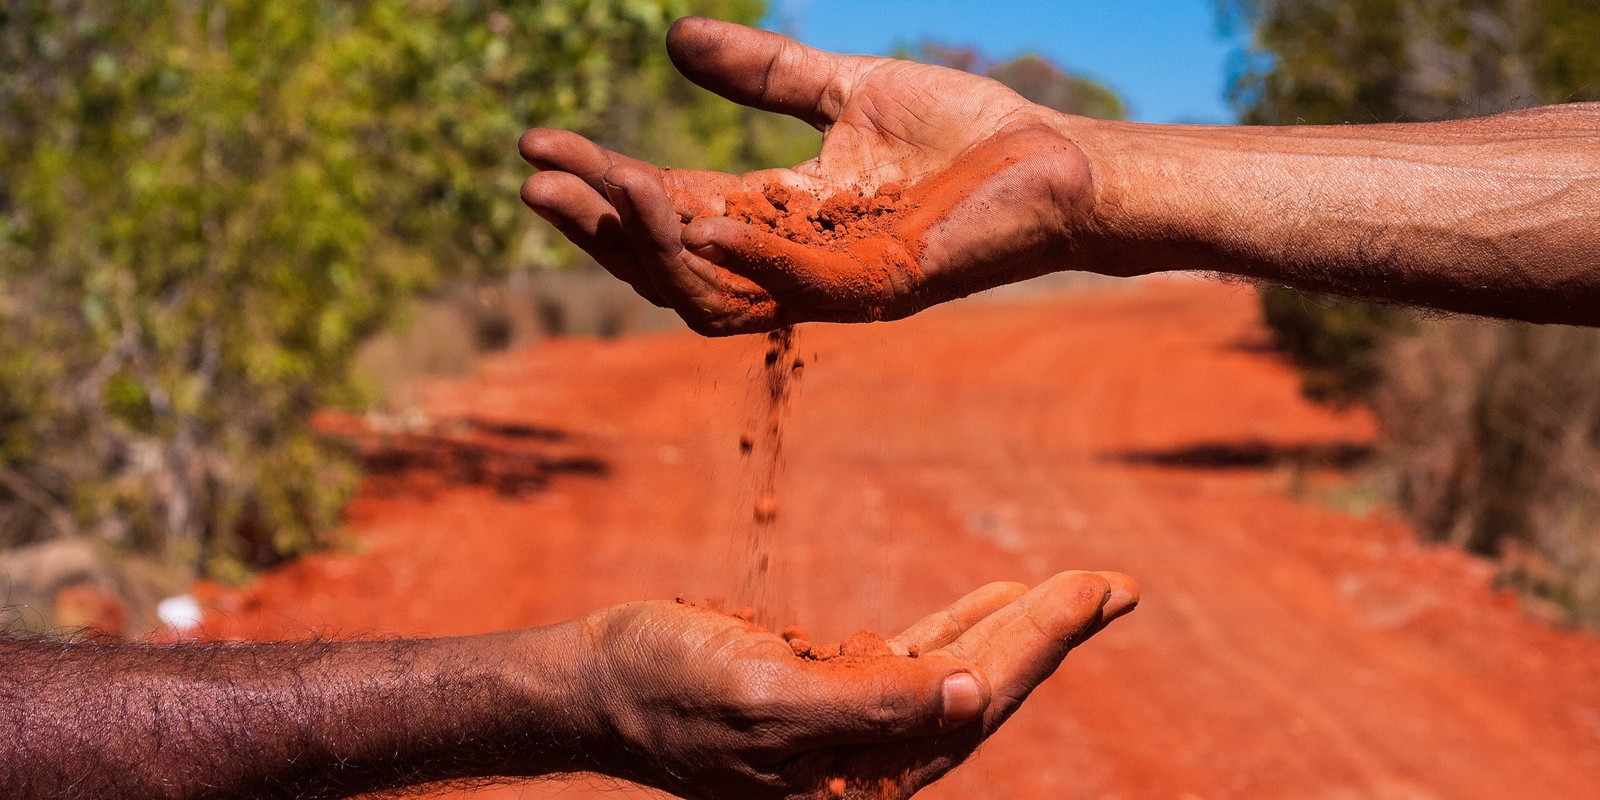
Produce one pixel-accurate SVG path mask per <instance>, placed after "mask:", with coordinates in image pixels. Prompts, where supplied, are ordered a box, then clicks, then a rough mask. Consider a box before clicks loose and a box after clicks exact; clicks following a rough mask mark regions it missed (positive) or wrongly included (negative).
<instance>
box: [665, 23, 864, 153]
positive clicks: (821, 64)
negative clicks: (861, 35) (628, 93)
mask: <svg viewBox="0 0 1600 800" xmlns="http://www.w3.org/2000/svg"><path fill="white" fill-rule="evenodd" d="M667 54H668V55H669V56H670V57H671V58H672V63H673V64H674V65H675V66H677V68H678V71H679V72H682V73H683V74H684V76H685V77H687V78H688V79H689V80H691V81H694V82H695V83H697V84H699V85H701V86H703V87H705V88H707V89H710V90H711V91H713V92H716V93H717V94H720V95H722V96H723V97H726V98H728V99H729V100H732V101H733V102H735V103H738V104H740V105H746V106H752V107H754V108H759V109H762V110H764V111H775V112H778V113H780V114H788V115H790V116H792V117H798V118H800V119H803V120H805V121H806V122H809V123H811V124H812V125H813V126H815V127H817V128H819V129H825V128H827V127H828V126H829V125H832V124H833V122H834V121H835V120H837V119H838V118H839V114H840V112H841V111H843V109H844V105H845V101H846V100H848V99H849V90H850V86H851V85H852V84H853V83H854V81H855V78H856V76H857V74H858V73H859V72H860V70H861V69H862V68H863V67H864V66H865V65H866V64H868V63H870V62H871V59H868V58H865V57H862V56H845V55H838V54H836V53H829V52H827V51H825V50H817V49H815V48H811V47H807V46H805V45H803V44H800V43H799V42H796V41H795V40H793V39H790V38H789V37H787V36H783V35H781V34H776V33H772V32H770V31H763V30H758V29H756V28H749V27H746V26H744V25H737V24H734V23H732V22H723V21H721V20H714V19H707V18H705V17H684V18H683V19H680V20H678V21H677V22H674V23H672V27H671V28H669V29H668V30H667Z"/></svg>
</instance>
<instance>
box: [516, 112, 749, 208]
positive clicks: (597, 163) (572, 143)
mask: <svg viewBox="0 0 1600 800" xmlns="http://www.w3.org/2000/svg"><path fill="white" fill-rule="evenodd" d="M517 150H518V152H520V153H521V154H522V158H523V159H524V160H525V161H527V162H528V163H529V164H532V165H533V166H534V167H535V168H536V169H539V170H541V171H543V170H553V171H559V172H567V173H570V174H572V175H576V176H578V178H580V179H581V180H583V182H584V183H587V184H589V187H590V188H592V189H594V190H595V193H597V194H600V195H602V196H603V195H604V194H605V191H606V189H605V176H606V173H607V172H610V171H611V168H612V167H616V166H624V167H629V168H645V169H648V170H650V171H654V172H656V173H657V174H658V175H659V176H660V179H661V181H662V183H663V184H664V185H665V186H666V188H667V194H668V195H669V196H670V197H671V198H672V204H673V208H674V210H676V211H677V212H678V216H679V217H680V218H681V219H691V218H693V217H697V216H700V215H702V214H720V213H722V197H723V196H724V195H726V194H727V193H729V192H734V191H738V190H739V189H740V187H741V180H742V179H741V178H740V177H739V176H737V175H729V174H728V173H726V172H713V171H711V170H703V169H669V168H660V169H657V168H656V167H655V166H653V165H651V164H649V163H648V162H644V161H640V160H639V159H637V158H632V157H630V156H625V155H623V154H621V153H617V152H614V151H611V150H607V149H605V148H604V147H601V146H600V145H598V144H595V143H594V142H592V141H589V140H588V139H586V138H584V137H583V136H580V135H578V134H576V133H573V132H572V131H564V130H560V129H558V128H534V129H532V130H530V131H528V132H526V133H524V134H522V138H521V139H519V140H517Z"/></svg>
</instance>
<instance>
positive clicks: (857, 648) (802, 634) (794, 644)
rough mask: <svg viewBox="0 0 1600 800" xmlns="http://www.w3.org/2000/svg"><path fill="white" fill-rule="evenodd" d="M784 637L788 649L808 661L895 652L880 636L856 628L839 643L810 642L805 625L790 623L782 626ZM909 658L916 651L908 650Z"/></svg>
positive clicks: (854, 658) (856, 658)
mask: <svg viewBox="0 0 1600 800" xmlns="http://www.w3.org/2000/svg"><path fill="white" fill-rule="evenodd" d="M782 636H783V639H784V641H786V642H788V643H789V649H791V650H793V651H794V654H795V655H796V656H798V657H800V658H804V659H808V660H811V661H833V660H836V659H837V660H839V661H840V662H842V663H846V664H848V663H851V662H857V661H866V660H870V659H876V658H889V657H893V656H894V655H895V653H894V650H893V649H891V648H890V647H889V643H888V642H887V641H885V640H884V638H883V637H882V636H879V635H878V634H876V633H874V632H872V631H869V630H859V631H856V632H855V633H852V634H850V636H849V638H846V639H845V640H844V641H843V642H840V643H839V644H823V645H813V644H812V643H811V637H810V635H809V634H807V633H806V629H805V628H802V627H800V626H799V625H790V626H789V627H787V628H784V629H783V633H782ZM910 657H911V658H916V657H917V652H916V651H915V650H913V651H912V652H911V653H910Z"/></svg>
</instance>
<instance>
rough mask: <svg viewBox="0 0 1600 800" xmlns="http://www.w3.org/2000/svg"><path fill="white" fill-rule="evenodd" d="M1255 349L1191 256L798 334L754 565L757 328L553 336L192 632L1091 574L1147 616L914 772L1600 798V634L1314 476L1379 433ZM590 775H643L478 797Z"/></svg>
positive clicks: (277, 632)
mask: <svg viewBox="0 0 1600 800" xmlns="http://www.w3.org/2000/svg"><path fill="white" fill-rule="evenodd" d="M1263 338H1264V332H1263V329H1262V327H1261V325H1260V322H1259V318H1258V314H1257V312H1256V305H1255V300H1254V296H1253V294H1252V293H1251V292H1250V291H1249V290H1247V289H1243V288H1240V287H1230V286H1224V285H1218V284H1212V283H1205V282H1201V281H1199V280H1195V279H1189V278H1177V279H1171V280H1164V281H1147V282H1144V283H1140V284H1137V285H1135V286H1133V287H1132V288H1128V289H1126V290H1096V291H1085V292H1079V293H1073V294H1057V295H1047V296H1037V297H1026V298H1021V299H1010V300H1005V301H1000V300H996V299H990V300H986V301H975V302H972V301H969V302H963V303H958V304H954V305H951V306H946V307H942V308H938V309H934V310H932V311H929V312H926V313H923V314H920V315H918V316H916V317H913V318H911V319H908V320H904V321H900V322H895V323H890V324H875V325H863V326H815V325H813V326H804V327H802V328H801V329H800V331H799V342H798V353H799V354H801V355H802V356H803V357H804V358H805V360H806V362H807V364H806V368H805V373H804V376H803V378H802V379H801V380H800V382H799V384H798V386H797V388H796V393H795V396H794V398H793V402H792V409H791V414H790V416H789V417H788V420H787V423H786V432H785V436H786V439H785V442H784V454H785V455H784V465H783V471H782V474H781V476H780V478H779V481H778V494H779V497H780V500H781V504H782V505H781V513H780V515H779V517H778V519H777V521H776V523H775V524H774V525H772V526H771V527H770V528H768V529H766V530H768V532H769V538H770V541H769V542H768V543H767V545H766V546H767V548H768V550H769V553H768V554H769V555H770V557H771V559H772V561H771V571H770V573H769V574H768V576H767V578H766V580H765V581H763V582H760V583H759V585H752V584H751V582H750V581H749V580H748V577H747V576H748V575H749V574H750V562H751V555H750V553H749V550H750V547H751V546H750V541H751V540H750V535H751V531H752V526H751V524H750V514H751V510H750V509H751V503H752V501H753V491H754V489H753V487H754V486H755V485H756V483H757V482H758V477H759V476H757V475H755V474H754V473H755V469H754V468H753V467H752V464H751V460H750V459H747V458H745V457H743V456H741V454H740V448H739V437H740V434H741V433H742V432H743V431H745V430H746V428H747V426H748V425H749V424H750V423H751V421H752V420H755V419H758V418H759V417H760V414H761V403H762V402H763V398H762V394H763V392H764V391H765V388H764V386H763V385H762V383H761V379H760V369H761V358H762V353H763V352H764V349H765V340H764V338H763V337H740V338H737V339H732V340H706V339H701V338H698V337H696V336H694V335H692V334H688V333H669V334H657V335H649V336H640V337H633V338H625V339H620V340H614V341H599V340H553V341H550V342H547V343H544V344H542V345H540V346H538V347H535V348H532V349H529V350H525V351H521V352H514V353H510V354H507V355H504V356H502V357H496V358H494V359H492V360H489V361H487V362H486V363H483V364H482V365H481V367H480V369H479V372H478V374H477V375H476V376H475V377H473V378H471V379H469V380H464V381H459V382H449V383H440V384H438V385H435V386H432V387H430V388H429V390H428V391H427V392H426V393H425V397H426V400H425V402H424V403H423V405H422V410H423V411H424V412H425V413H426V414H427V415H428V418H429V419H430V420H432V422H433V428H432V430H447V431H453V432H454V433H452V434H451V435H450V436H441V437H437V441H433V442H432V444H428V445H427V446H426V447H423V448H421V450H420V452H423V454H424V455H425V456H427V457H420V456H417V453H416V452H413V453H412V456H413V457H412V458H410V459H409V460H408V459H405V458H397V459H394V460H393V461H392V463H389V464H388V465H387V466H384V465H383V464H378V467H379V468H376V469H375V471H374V474H372V475H371V477H369V478H368V479H367V480H366V482H365V484H364V486H363V488H362V491H361V493H360V495H359V497H358V498H357V499H356V500H355V501H354V503H353V504H352V505H351V507H350V509H349V514H348V525H349V530H350V535H351V542H352V544H351V546H350V547H349V548H346V550H345V551H344V552H340V553H329V554H323V555H319V556H315V557H310V558H306V559H303V560H300V561H298V562H295V563H292V564H289V565H287V566H285V567H283V568H280V569H277V570H274V571H272V572H269V573H267V574H265V575H263V576H262V577H261V578H260V579H259V580H258V581H256V583H255V584H253V585H252V586H251V587H249V588H248V589H246V590H243V591H228V592H220V591H216V590H213V591H212V592H211V593H210V594H208V596H207V597H206V601H207V602H208V603H209V604H210V605H211V606H212V607H213V609H214V613H213V614H212V617H211V619H210V621H209V622H208V627H210V628H211V629H212V630H213V631H215V632H217V633H220V634H223V635H236V636H254V637H292V636H304V635H307V634H309V633H318V634H322V635H327V634H342V635H394V634H402V635H446V634H466V633H474V632H480V631H492V630H497V629H504V628H510V627H517V626H529V625H539V624H542V623H549V622H553V621H556V620H561V619H566V618H570V617H573V616H577V615H581V614H584V613H586V612H587V611H590V610H592V609H595V608H598V607H601V606H606V605H610V604H614V603H620V602H625V601H629V600H635V599H643V598H665V597H672V596H674V595H677V594H680V593H682V594H687V595H690V596H700V597H711V596H720V597H728V598H730V599H737V600H742V601H757V602H760V603H761V605H762V607H763V608H764V609H765V610H766V613H767V615H768V617H769V619H770V620H771V621H773V622H774V623H776V624H784V623H789V622H800V623H803V624H804V625H806V626H807V627H808V628H809V629H810V630H811V631H812V633H813V635H814V638H816V639H818V640H824V641H826V640H831V641H838V640H839V639H840V638H842V637H843V636H845V635H847V634H849V633H850V632H851V631H854V630H856V629H858V628H862V627H867V628H872V629H875V630H880V631H884V632H886V633H888V632H892V631H895V630H898V629H899V628H900V627H903V626H905V625H907V624H909V623H910V622H912V621H913V620H915V619H916V618H918V617H920V616H921V615H923V614H924V613H926V612H928V611H930V610H933V609H937V608H940V607H942V606H943V605H945V604H946V603H948V602H949V601H951V600H953V599H955V598H956V597H958V596H960V595H961V594H963V593H964V592H966V591H968V590H970V589H972V588H974V587H977V586H979V585H980V584H983V583H985V582H987V581H993V580H1001V579H1008V580H1020V581H1024V582H1035V581H1038V580H1040V579H1042V578H1044V577H1046V576H1048V575H1050V574H1052V573H1054V572H1056V571H1059V570H1063V569H1073V568H1083V569H1114V570H1121V571H1124V572H1127V573H1129V574H1131V575H1133V576H1134V577H1136V578H1137V579H1138V580H1139V582H1140V583H1141V585H1142V587H1143V593H1144V599H1143V603H1142V605H1141V607H1140V608H1139V609H1138V611H1136V612H1135V613H1134V614H1132V615H1131V616H1129V617H1128V618H1126V619H1124V620H1122V621H1119V622H1117V623H1116V624H1115V625H1113V626H1112V627H1111V628H1109V629H1108V630H1107V631H1105V632H1104V633H1102V634H1100V635H1099V636H1097V637H1096V638H1094V639H1093V640H1092V641H1090V642H1089V643H1087V644H1086V645H1085V646H1083V647H1082V648H1080V649H1079V650H1078V651H1076V652H1074V653H1073V654H1072V655H1071V656H1070V657H1069V658H1068V660H1067V662H1066V663H1065V664H1064V665H1063V667H1062V669H1061V670H1060V672H1059V673H1057V674H1056V676H1055V677H1054V678H1052V679H1051V680H1049V681H1047V682H1046V683H1045V684H1044V685H1043V686H1042V687H1040V689H1039V690H1038V691H1037V692H1036V693H1035V694H1034V696H1033V698H1032V699H1031V700H1030V701H1029V702H1028V703H1027V704H1026V705H1025V706H1024V707H1023V708H1022V710H1021V711H1020V712H1019V713H1018V714H1017V715H1016V716H1015V717H1014V718H1013V719H1012V720H1011V721H1010V722H1009V723H1008V724H1007V725H1006V727H1005V728H1004V729H1003V730H1002V731H1000V733H999V734H997V735H996V736H995V737H994V738H993V739H991V740H990V742H989V743H988V744H987V745H986V746H985V747H984V748H983V749H982V750H981V751H980V752H979V754H978V755H977V756H976V757H975V758H974V759H973V760H972V761H971V762H969V763H968V764H966V765H964V766H962V767H961V768H959V769H957V770H956V771H955V772H953V773H951V775H950V776H949V777H947V778H946V779H945V780H943V781H942V782H940V783H938V784H936V785H935V786H933V787H931V788H929V789H928V790H926V791H925V792H924V793H923V795H921V796H923V797H929V798H974V797H982V798H1019V799H1023V798H1026V799H1028V800H1045V799H1046V798H1049V799H1051V800H1054V799H1055V798H1079V797H1083V798H1113V797H1114V798H1123V799H1124V800H1133V799H1135V798H1171V799H1172V800H1179V799H1180V798H1182V799H1183V800H1193V799H1194V798H1207V799H1208V800H1216V798H1235V797H1292V798H1328V799H1329V800H1334V799H1336V798H1338V799H1342V798H1380V800H1391V799H1392V800H1402V799H1404V800H1412V799H1415V800H1423V799H1424V798H1441V799H1442V798H1510V797H1517V798H1580V797H1596V796H1600V639H1597V638H1596V637H1594V636H1593V635H1588V634H1583V633H1578V632H1572V631H1565V630H1560V629H1558V628H1555V627H1552V626H1550V625H1547V624H1544V623H1541V622H1537V621H1534V620H1533V619H1531V618H1529V617H1528V616H1527V615H1525V614H1524V613H1522V611H1520V610H1519V607H1518V603H1517V601H1516V600H1515V598H1514V597H1512V596H1511V595H1509V594H1507V593H1505V592H1501V591H1497V590H1495V589H1494V588H1493V570H1492V568H1491V566H1490V565H1489V564H1488V563H1486V562H1484V561H1481V560H1479V559H1475V558H1472V557H1469V556H1467V555H1464V554H1462V553H1460V552H1458V551H1456V550H1453V549H1449V548H1444V547H1429V546H1426V545H1423V544H1419V543H1418V540H1417V538H1416V536H1415V534H1414V533H1413V532H1412V531H1411V530H1410V529H1409V528H1408V527H1407V526H1406V525H1405V524H1403V523H1402V522H1401V521H1399V520H1398V519H1397V518H1395V517H1394V516H1393V514H1392V513H1388V512H1385V511H1383V510H1381V509H1379V510H1375V511H1368V512H1365V513H1356V512H1354V511H1351V510H1348V509H1349V508H1351V507H1352V504H1351V503H1350V502H1349V498H1350V497H1352V496H1354V492H1353V491H1352V490H1351V489H1350V488H1348V486H1347V485H1346V484H1347V481H1345V480H1344V479H1343V478H1341V477H1340V476H1339V475H1338V474H1337V473H1336V472H1334V471H1331V470H1328V469H1325V468H1323V467H1324V466H1325V465H1326V464H1328V463H1332V462H1337V461H1340V460H1342V459H1344V458H1345V457H1346V456H1348V455H1349V454H1350V453H1351V452H1354V451H1359V450H1360V449H1361V448H1362V447H1364V446H1365V445H1366V444H1368V443H1369V442H1370V440H1371V438H1372V436H1373V433H1374V430H1373V423H1372V421H1371V420H1370V419H1369V418H1368V417H1367V416H1365V415H1363V414H1361V413H1355V412H1350V413H1334V412H1331V411H1328V410H1326V409H1322V408H1318V407H1315V406H1312V405H1309V404H1307V403H1306V402H1305V401H1303V400H1302V399H1301V398H1300V396H1299V395H1298V393H1297V390H1296V379H1295V376H1294V375H1293V373H1292V371H1291V370H1290V369H1288V368H1287V367H1285V366H1284V365H1283V364H1282V363H1281V362H1280V361H1279V360H1278V359H1277V358H1275V357H1274V356H1272V355H1271V354H1269V353H1267V352H1265V350H1264V349H1263V348H1262V346H1261V345H1262V342H1263ZM452 426H453V427H452ZM430 441H431V440H430ZM425 444H426V443H425ZM429 448H432V449H429ZM439 448H445V450H443V451H441V450H440V449H439ZM449 448H457V449H458V450H460V452H455V453H453V452H452V451H450V450H449ZM441 453H442V454H441ZM429 454H431V455H429ZM1341 509H1345V510H1341ZM602 794H603V795H604V796H607V797H610V796H616V795H617V794H621V795H622V796H646V795H649V793H648V792H645V791H644V790H640V789H634V788H628V787H618V786H615V785H604V784H599V783H591V782H589V781H586V780H582V779H579V780H576V781H573V782H555V781H552V782H543V783H534V784H529V785H525V786H516V787H503V788H498V789H487V790H482V792H481V793H480V794H474V796H475V797H482V796H494V797H525V798H546V797H562V798H588V797H596V796H601V795H602Z"/></svg>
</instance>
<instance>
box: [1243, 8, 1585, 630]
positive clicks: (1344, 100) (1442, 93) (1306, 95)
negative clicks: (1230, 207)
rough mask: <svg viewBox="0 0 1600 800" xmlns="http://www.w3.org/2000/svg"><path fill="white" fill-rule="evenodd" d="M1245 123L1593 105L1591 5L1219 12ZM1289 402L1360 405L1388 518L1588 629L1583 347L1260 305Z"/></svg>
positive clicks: (1537, 331) (1581, 342)
mask: <svg viewBox="0 0 1600 800" xmlns="http://www.w3.org/2000/svg"><path fill="white" fill-rule="evenodd" d="M1221 5H1222V8H1223V12H1224V16H1225V19H1227V20H1229V21H1231V22H1232V23H1234V24H1238V25H1243V26H1247V27H1248V29H1249V31H1250V37H1251V39H1250V42H1251V43H1250V46H1249V49H1248V50H1247V51H1246V52H1245V53H1244V54H1242V60H1241V63H1240V64H1239V71H1238V74H1237V75H1236V78H1235V80H1234V83H1233V100H1234V103H1235V105H1236V107H1237V108H1238V109H1239V111H1240V113H1241V116H1242V119H1243V120H1244V121H1246V122H1248V123H1256V124H1293V123H1309V124H1332V123H1340V122H1394V121H1429V120H1440V119H1449V118H1455V117H1466V116H1477V115H1483V114H1490V113H1494V112H1498V111H1503V110H1508V109H1513V108H1522V107H1528V106H1536V105H1545V104H1552V103H1563V102H1574V101H1592V100H1596V99H1600V0H1223V2H1222V3H1221ZM1262 304H1263V310H1264V312H1265V316H1266V319H1267V321H1268V324H1269V325H1270V326H1271V327H1272V329H1273V332H1274V336H1275V338H1276V340H1277V343H1278V344H1279V346H1280V347H1282V348H1283V349H1284V350H1285V351H1286V352H1287V353H1289V354H1290V355H1291V356H1292V357H1293V358H1294V359H1295V361H1296V362H1297V363H1298V364H1299V365H1300V366H1301V367H1302V374H1303V375H1304V377H1305V383H1304V385H1305V388H1306V390H1307V393H1308V394H1309V395H1311V396H1312V397H1314V398H1318V399H1323V400H1331V401H1338V402H1349V401H1353V400H1359V401H1363V402H1366V403H1368V404H1370V405H1371V406H1372V408H1373V409H1374V411H1375V412H1376V413H1377V415H1378V418H1379V421H1380V423H1381V425H1382V429H1383V436H1384V442H1383V451H1384V454H1385V455H1384V462H1385V466H1386V467H1387V469H1388V470H1389V471H1391V472H1392V475H1393V477H1394V490H1395V497H1396V498H1397V500H1398V503H1399V505H1400V507H1401V509H1402V510H1403V511H1404V512H1405V513H1406V514H1408V515H1409V516H1410V517H1411V519H1412V520H1413V521H1414V522H1415V523H1416V524H1417V525H1418V527H1419V529H1420V530H1421V531H1422V532H1423V533H1424V534H1425V535H1428V536H1431V537H1434V538H1436V539H1439V540H1444V541H1450V542H1454V543H1457V544H1460V545H1462V546H1465V547H1468V548H1470V549H1472V550H1474V551H1476V552H1479V553H1483V554H1486V555H1490V556H1493V557H1496V558H1499V559H1500V560H1501V563H1502V564H1503V565H1504V567H1505V572H1504V575H1505V577H1506V579H1507V580H1508V582H1510V583H1512V584H1514V585H1516V586H1517V587H1519V588H1520V589H1522V590H1524V592H1525V593H1526V594H1527V595H1528V596H1529V597H1530V598H1533V599H1534V601H1535V603H1536V604H1540V603H1542V604H1544V607H1546V608H1547V609H1548V610H1549V611H1550V612H1551V614H1552V615H1560V616H1565V617H1567V618H1570V619H1577V620H1583V621H1587V622H1589V623H1600V331H1594V330H1583V329H1575V328H1567V327H1561V326H1534V325H1523V324H1503V323H1489V322H1484V321H1466V320H1422V321H1420V322H1419V321H1416V320H1412V319H1410V318H1409V317H1408V316H1407V315H1406V314H1405V313H1404V312H1402V311H1400V310H1397V309H1393V308H1387V307H1383V306H1376V305H1372V304H1368V303H1361V302H1356V301H1350V300H1341V299H1336V298H1330V297H1326V296H1322V295H1312V294H1306V295H1301V294H1299V293H1296V292H1293V291H1291V290H1287V289H1269V290H1265V291H1263V293H1262Z"/></svg>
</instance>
